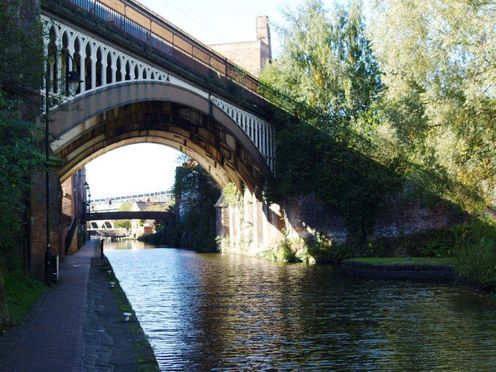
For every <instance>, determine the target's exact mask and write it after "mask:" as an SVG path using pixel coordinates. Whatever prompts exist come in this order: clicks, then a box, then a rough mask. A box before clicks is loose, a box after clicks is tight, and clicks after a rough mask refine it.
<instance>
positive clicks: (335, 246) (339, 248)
mask: <svg viewBox="0 0 496 372" xmlns="http://www.w3.org/2000/svg"><path fill="white" fill-rule="evenodd" d="M305 244H306V247H307V252H308V254H309V255H310V256H311V257H312V258H313V259H314V260H315V263H340V262H341V261H343V260H344V259H347V258H349V257H351V252H350V250H349V249H348V247H347V246H346V245H345V244H342V243H337V242H333V241H332V240H331V239H329V238H328V237H326V236H324V235H320V234H315V235H310V236H309V237H308V238H306V239H305Z"/></svg>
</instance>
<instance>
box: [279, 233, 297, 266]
mask: <svg viewBox="0 0 496 372" xmlns="http://www.w3.org/2000/svg"><path fill="white" fill-rule="evenodd" d="M296 253H297V249H295V248H294V247H293V244H292V242H291V241H290V240H288V239H284V240H283V241H281V243H280V244H279V246H278V247H277V259H278V260H280V261H283V262H286V263H296V262H301V259H300V258H298V257H297V255H296Z"/></svg>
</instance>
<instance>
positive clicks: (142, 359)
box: [83, 257, 159, 371]
mask: <svg viewBox="0 0 496 372" xmlns="http://www.w3.org/2000/svg"><path fill="white" fill-rule="evenodd" d="M87 301H88V302H87V303H88V305H87V320H86V324H85V328H84V339H85V356H84V362H83V366H84V370H85V371H114V370H115V371H158V370H159V369H158V364H157V361H156V359H155V356H154V354H153V350H152V348H151V346H150V344H149V343H148V340H147V338H146V336H145V334H144V332H143V329H142V328H141V325H140V324H139V321H138V319H137V318H136V316H135V313H134V311H133V309H132V307H131V305H130V304H129V301H128V299H127V297H126V294H125V293H124V291H123V290H122V288H121V286H120V284H119V281H118V279H117V278H116V277H115V275H114V271H113V269H112V266H111V265H110V263H109V262H108V260H107V258H103V259H101V258H97V257H95V258H93V259H92V261H91V268H90V275H89V282H88V300H87Z"/></svg>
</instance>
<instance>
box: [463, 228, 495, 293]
mask: <svg viewBox="0 0 496 372" xmlns="http://www.w3.org/2000/svg"><path fill="white" fill-rule="evenodd" d="M455 269H456V270H457V272H458V273H459V274H460V275H462V276H463V277H466V278H469V279H471V280H473V281H476V282H477V283H480V284H482V285H483V286H485V287H487V288H489V289H496V240H494V239H493V240H490V239H487V238H485V237H481V238H480V239H479V240H478V241H477V242H475V243H473V244H470V245H467V246H465V247H463V248H461V249H460V250H459V251H458V252H457V253H456V256H455Z"/></svg>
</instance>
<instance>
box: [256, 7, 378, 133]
mask: <svg viewBox="0 0 496 372" xmlns="http://www.w3.org/2000/svg"><path fill="white" fill-rule="evenodd" d="M285 17H286V25H285V26H284V27H282V28H281V34H282V36H283V52H282V55H281V57H280V58H279V59H278V60H276V61H275V62H274V63H273V64H272V65H269V67H268V68H267V69H265V70H264V71H263V73H262V75H261V79H262V81H264V82H266V83H267V84H269V85H270V86H272V87H275V88H276V89H278V90H279V91H281V92H283V93H284V94H286V95H288V96H290V97H292V98H294V99H295V100H297V101H299V102H303V103H304V104H306V105H308V106H310V107H311V108H313V109H315V110H314V111H312V113H311V115H312V116H315V112H316V111H317V112H319V115H321V117H320V124H322V125H323V126H328V127H329V126H333V125H334V126H335V125H338V124H339V123H348V122H349V120H350V119H352V118H356V117H357V116H358V115H360V114H361V113H362V112H364V111H366V110H367V109H368V107H369V106H370V105H371V104H372V102H373V100H374V99H375V97H376V96H377V95H378V93H379V92H380V91H381V87H382V85H381V81H380V71H379V68H378V64H377V62H376V60H375V57H374V55H373V53H372V50H371V47H370V44H369V41H368V39H367V37H366V35H365V25H364V20H363V15H362V6H361V3H360V2H357V1H354V2H352V4H351V5H350V7H348V8H343V7H339V6H338V5H336V4H335V9H334V11H333V13H331V14H329V12H328V11H327V10H326V9H325V8H324V5H323V3H322V1H321V0H307V1H305V3H304V4H303V5H302V6H301V7H300V8H298V9H297V10H296V12H291V11H288V10H287V11H286V12H285ZM296 114H300V113H296ZM306 119H307V120H308V119H310V120H313V119H315V118H312V117H306Z"/></svg>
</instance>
